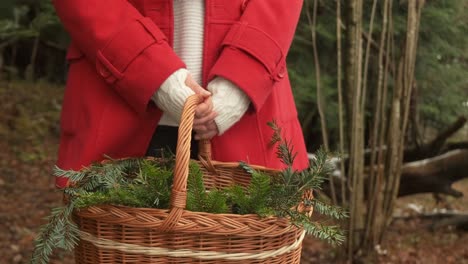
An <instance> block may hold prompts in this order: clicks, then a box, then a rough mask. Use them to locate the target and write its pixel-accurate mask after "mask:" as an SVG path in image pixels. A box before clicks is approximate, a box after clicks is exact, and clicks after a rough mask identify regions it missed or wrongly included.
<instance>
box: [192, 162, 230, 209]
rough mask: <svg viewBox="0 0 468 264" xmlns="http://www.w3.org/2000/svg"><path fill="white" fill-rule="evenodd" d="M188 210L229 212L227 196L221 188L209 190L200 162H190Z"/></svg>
mask: <svg viewBox="0 0 468 264" xmlns="http://www.w3.org/2000/svg"><path fill="white" fill-rule="evenodd" d="M187 186H188V188H187V205H186V206H187V210H190V211H194V212H210V213H227V212H228V211H229V209H228V206H227V196H226V194H225V193H224V192H222V191H220V190H210V191H207V190H206V188H205V184H204V183H203V175H202V172H201V171H200V167H199V166H198V164H196V163H194V162H191V163H190V174H189V178H188V182H187Z"/></svg>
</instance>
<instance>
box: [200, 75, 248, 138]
mask: <svg viewBox="0 0 468 264" xmlns="http://www.w3.org/2000/svg"><path fill="white" fill-rule="evenodd" d="M208 90H209V91H210V92H211V93H212V94H213V107H214V111H215V112H217V113H218V116H217V117H216V118H215V123H216V125H217V126H218V131H219V134H218V135H222V134H224V132H226V131H227V130H228V129H229V128H231V127H232V126H233V125H234V124H235V123H237V122H238V121H239V120H240V119H241V117H242V116H243V115H244V114H245V112H246V111H247V109H248V108H249V105H250V99H249V97H248V96H247V95H246V94H245V93H244V92H243V91H242V90H241V89H240V88H239V87H237V85H235V84H234V83H232V82H231V81H229V80H226V79H224V78H222V77H216V78H214V79H213V80H212V81H211V82H210V83H209V84H208Z"/></svg>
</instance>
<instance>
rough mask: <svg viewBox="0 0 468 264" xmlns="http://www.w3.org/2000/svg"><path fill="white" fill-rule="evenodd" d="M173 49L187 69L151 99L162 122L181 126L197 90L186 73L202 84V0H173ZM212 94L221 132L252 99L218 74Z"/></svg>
mask: <svg viewBox="0 0 468 264" xmlns="http://www.w3.org/2000/svg"><path fill="white" fill-rule="evenodd" d="M173 3H174V4H173V6H174V47H173V48H174V51H175V53H176V54H177V55H178V56H179V57H180V58H181V59H182V61H184V62H185V64H186V65H187V69H179V70H177V71H176V72H174V73H173V74H172V75H171V76H169V77H168V79H166V81H164V82H163V84H162V85H161V87H160V89H159V90H158V92H156V93H155V94H154V95H153V97H152V99H153V100H154V101H155V103H156V104H157V105H158V107H160V108H161V109H162V110H163V111H164V114H163V117H162V118H161V121H160V122H159V124H160V125H170V126H178V123H179V120H180V115H181V113H182V107H183V104H184V102H185V99H186V98H187V97H188V96H190V95H192V94H193V93H194V92H193V91H192V90H191V89H190V88H189V87H187V86H186V85H185V79H186V78H187V74H189V73H190V74H191V75H192V77H193V78H194V79H195V81H197V83H199V84H201V82H202V58H203V30H204V13H205V6H204V1H203V0H174V1H173ZM207 88H208V90H209V91H210V92H211V93H212V95H213V106H214V111H215V112H217V113H218V116H217V117H216V118H215V123H216V125H217V126H218V130H219V134H220V135H221V134H223V133H224V132H225V131H226V130H228V129H229V128H230V127H232V126H233V125H234V124H235V123H236V122H237V121H239V119H240V118H241V117H242V115H244V113H245V112H246V111H247V108H248V106H249V104H250V100H249V98H248V97H247V95H246V94H245V93H244V92H243V91H242V90H241V89H239V87H237V86H236V85H235V84H233V83H232V82H230V81H228V80H226V79H224V78H221V77H216V78H215V79H214V80H213V81H211V82H210V83H209V84H208V87H207Z"/></svg>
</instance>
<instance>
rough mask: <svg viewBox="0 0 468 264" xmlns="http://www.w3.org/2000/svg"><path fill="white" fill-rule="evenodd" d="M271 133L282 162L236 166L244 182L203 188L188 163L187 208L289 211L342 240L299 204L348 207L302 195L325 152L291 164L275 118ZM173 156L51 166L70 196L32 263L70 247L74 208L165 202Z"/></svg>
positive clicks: (323, 235)
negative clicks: (278, 167)
mask: <svg viewBox="0 0 468 264" xmlns="http://www.w3.org/2000/svg"><path fill="white" fill-rule="evenodd" d="M269 125H270V126H271V127H272V128H273V130H274V134H273V139H272V142H271V144H277V155H278V157H279V158H280V159H281V161H282V162H283V163H284V164H285V165H286V168H285V169H283V170H282V171H280V172H278V173H275V174H273V175H271V174H267V173H265V172H263V171H257V170H254V169H253V168H252V167H250V166H249V165H248V164H246V163H242V162H241V163H240V167H241V168H242V169H244V170H245V171H246V172H247V173H249V174H250V175H251V181H250V184H249V185H248V186H245V187H242V186H239V185H234V186H231V187H228V188H225V189H211V190H207V189H206V188H205V185H204V181H203V174H202V172H201V170H200V167H199V165H198V164H197V163H195V162H191V163H190V165H189V177H188V183H187V185H188V188H187V205H186V208H187V209H188V210H190V211H197V212H208V213H234V214H257V215H259V216H260V217H266V216H276V217H288V218H289V219H290V221H291V223H292V224H294V225H296V226H299V227H302V228H304V230H306V231H307V233H309V234H312V235H314V236H316V237H318V238H319V239H324V240H326V241H328V242H330V243H333V244H340V243H342V242H343V240H344V235H343V232H342V231H341V230H340V229H339V228H338V227H336V226H326V225H323V224H322V223H319V222H314V221H312V220H311V218H310V217H309V215H308V212H307V211H300V210H298V205H300V204H301V205H304V206H305V208H307V207H314V208H315V210H316V211H317V212H319V213H321V214H323V215H325V216H328V217H330V218H334V219H343V218H345V217H347V213H346V212H345V211H343V210H342V209H341V208H339V207H335V206H331V205H328V204H326V203H325V202H322V201H320V200H317V199H311V198H308V197H304V193H305V192H309V191H311V190H313V189H320V188H321V185H322V184H323V182H324V180H325V178H326V175H327V174H328V173H330V171H331V170H330V166H329V165H328V162H327V155H326V153H325V152H323V151H319V152H318V153H317V155H316V159H315V160H314V161H313V162H312V163H311V164H310V168H309V169H307V170H304V171H297V170H294V169H293V164H294V159H295V158H296V155H297V154H296V153H293V148H292V145H291V142H288V141H286V140H284V139H283V138H282V137H281V129H280V128H279V127H278V126H277V125H276V123H275V122H271V123H269ZM173 168H174V158H173V156H172V157H171V158H169V159H157V160H156V159H145V158H134V159H125V160H113V159H110V158H109V160H107V161H106V162H104V163H96V164H92V165H90V166H89V167H86V168H83V169H81V170H80V171H71V170H62V169H60V168H58V167H56V168H55V172H54V173H55V175H57V176H61V177H67V178H68V179H69V180H70V182H71V183H72V184H71V185H70V186H68V187H67V188H65V189H64V193H65V195H67V196H68V197H69V201H68V203H67V205H66V206H63V207H59V208H56V209H54V210H53V211H52V214H51V216H50V217H49V219H48V220H49V221H48V223H47V224H46V225H45V226H44V227H43V228H42V229H41V232H40V235H39V237H38V238H37V239H36V247H35V250H34V254H33V258H32V260H31V263H34V264H36V263H40V264H45V263H48V261H49V256H50V255H51V254H52V251H53V249H54V248H63V249H66V250H71V249H73V247H74V246H75V245H76V243H77V241H78V233H79V230H78V228H77V226H76V224H75V223H74V222H73V221H72V220H71V214H72V212H73V210H74V209H75V208H76V209H80V208H86V207H90V206H94V205H103V204H114V205H123V206H131V207H142V208H160V209H166V208H168V207H169V201H170V193H171V186H172V181H173Z"/></svg>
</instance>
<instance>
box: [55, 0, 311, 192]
mask: <svg viewBox="0 0 468 264" xmlns="http://www.w3.org/2000/svg"><path fill="white" fill-rule="evenodd" d="M54 5H55V7H56V10H57V13H58V15H59V17H60V18H61V20H62V22H63V24H64V26H65V28H66V29H67V30H68V32H69V33H70V35H71V39H72V44H71V46H70V48H69V51H68V55H67V59H68V60H69V61H70V70H69V78H68V82H67V88H66V92H65V98H64V103H63V109H62V116H61V128H62V130H61V140H60V149H59V155H58V166H59V167H61V168H64V169H79V168H81V167H82V166H85V165H88V164H90V163H91V162H93V161H99V160H102V159H103V158H104V155H108V156H110V157H113V158H120V157H131V156H144V155H145V154H151V155H153V154H155V153H152V151H153V150H154V149H156V148H158V147H160V146H164V145H165V144H166V143H167V142H168V141H170V140H171V139H170V136H171V135H174V134H175V133H174V132H173V131H174V130H173V127H175V126H177V123H178V119H179V116H180V113H181V111H182V105H183V102H184V101H185V99H186V98H187V97H188V96H189V95H191V94H193V93H200V94H203V95H204V96H205V101H204V102H203V103H202V104H201V105H199V106H198V108H197V110H196V119H195V121H194V131H195V138H196V139H211V142H212V154H213V159H215V160H219V161H240V160H243V161H246V162H248V163H250V164H257V165H263V166H267V167H272V168H281V167H282V166H283V165H282V164H281V162H280V160H278V158H277V157H276V155H275V148H274V147H273V146H271V145H270V144H269V141H270V139H271V135H272V133H273V131H272V130H271V129H270V128H269V127H268V126H267V122H269V121H272V120H275V121H276V122H277V123H278V125H279V126H280V127H281V128H282V132H283V136H284V137H285V138H286V139H288V140H291V143H292V145H293V146H294V151H296V152H298V153H299V154H298V156H297V157H296V161H295V167H296V168H297V169H302V168H305V167H307V166H308V161H307V156H306V150H305V145H304V140H303V135H302V131H301V127H300V125H299V123H298V120H297V112H296V109H295V105H294V100H293V97H292V92H291V87H290V84H289V79H288V75H287V69H286V61H285V59H286V54H287V51H288V49H289V46H290V44H291V41H292V38H293V35H294V31H295V27H296V24H297V21H298V17H299V13H300V9H301V6H302V1H300V0H268V1H264V0H250V1H247V0H205V1H203V0H173V1H172V0H128V1H126V0H99V1H95V0H54ZM199 84H200V85H199ZM202 86H203V87H207V89H208V90H209V91H210V92H207V91H205V90H204V89H203V88H202ZM210 95H211V97H210ZM171 127H172V128H171ZM153 135H154V136H153ZM173 144H174V143H172V145H173ZM169 145H171V144H170V143H169ZM66 183H67V182H66V179H63V178H58V179H57V186H59V187H63V186H65V185H66Z"/></svg>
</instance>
